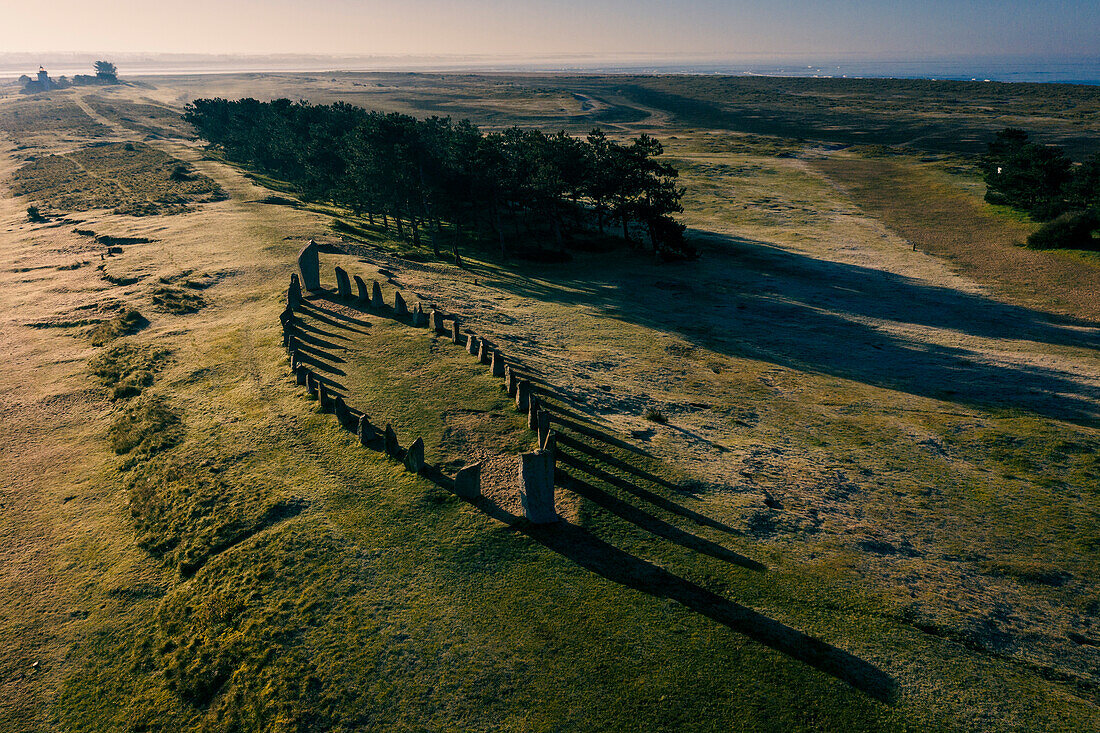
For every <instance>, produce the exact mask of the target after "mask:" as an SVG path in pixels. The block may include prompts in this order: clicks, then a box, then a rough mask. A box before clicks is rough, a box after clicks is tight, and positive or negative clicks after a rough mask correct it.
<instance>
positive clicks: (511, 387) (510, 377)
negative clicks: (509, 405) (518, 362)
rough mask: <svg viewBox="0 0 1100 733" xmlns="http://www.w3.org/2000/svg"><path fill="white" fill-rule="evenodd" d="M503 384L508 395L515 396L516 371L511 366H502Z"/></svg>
mask: <svg viewBox="0 0 1100 733" xmlns="http://www.w3.org/2000/svg"><path fill="white" fill-rule="evenodd" d="M504 386H505V388H506V389H507V390H508V396H509V397H515V396H516V372H515V370H514V369H512V367H511V366H506V367H504Z"/></svg>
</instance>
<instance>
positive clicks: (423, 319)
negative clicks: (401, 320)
mask: <svg viewBox="0 0 1100 733" xmlns="http://www.w3.org/2000/svg"><path fill="white" fill-rule="evenodd" d="M412 316H413V317H412V322H413V325H414V326H416V327H417V328H423V327H424V326H426V325H428V316H427V315H426V314H425V313H424V309H423V308H421V307H420V304H419V303H417V304H416V310H414V311H413V314H412Z"/></svg>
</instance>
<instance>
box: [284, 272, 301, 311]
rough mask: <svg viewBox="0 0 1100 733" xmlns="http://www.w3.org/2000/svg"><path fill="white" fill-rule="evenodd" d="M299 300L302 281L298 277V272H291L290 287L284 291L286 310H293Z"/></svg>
mask: <svg viewBox="0 0 1100 733" xmlns="http://www.w3.org/2000/svg"><path fill="white" fill-rule="evenodd" d="M301 302H302V283H301V281H300V280H299V279H298V273H293V274H291V276H290V287H289V288H287V291H286V307H287V309H288V310H294V309H295V308H297V307H298V304H299V303H301Z"/></svg>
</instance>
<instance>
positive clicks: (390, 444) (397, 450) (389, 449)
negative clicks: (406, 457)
mask: <svg viewBox="0 0 1100 733" xmlns="http://www.w3.org/2000/svg"><path fill="white" fill-rule="evenodd" d="M385 441H386V455H388V456H392V457H393V458H400V457H401V444H400V443H398V442H397V433H395V432H394V431H393V426H392V425H390V424H389V423H386V433H385Z"/></svg>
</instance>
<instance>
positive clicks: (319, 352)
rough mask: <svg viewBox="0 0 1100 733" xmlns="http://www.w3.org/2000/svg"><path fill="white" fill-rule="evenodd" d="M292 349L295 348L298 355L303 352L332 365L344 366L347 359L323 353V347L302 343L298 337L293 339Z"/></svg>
mask: <svg viewBox="0 0 1100 733" xmlns="http://www.w3.org/2000/svg"><path fill="white" fill-rule="evenodd" d="M294 348H296V349H297V350H298V351H299V352H300V353H303V352H304V353H306V354H311V355H312V356H313V357H314V358H316V359H323V360H325V361H330V362H332V363H333V364H346V363H347V359H344V358H343V357H340V356H336V355H334V354H330V353H329V352H327V351H325V348H324V347H323V346H315V345H314V344H312V343H308V342H303V341H302V340H301V339H300V338H298V337H295V339H294ZM342 350H343V349H341V351H342Z"/></svg>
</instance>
